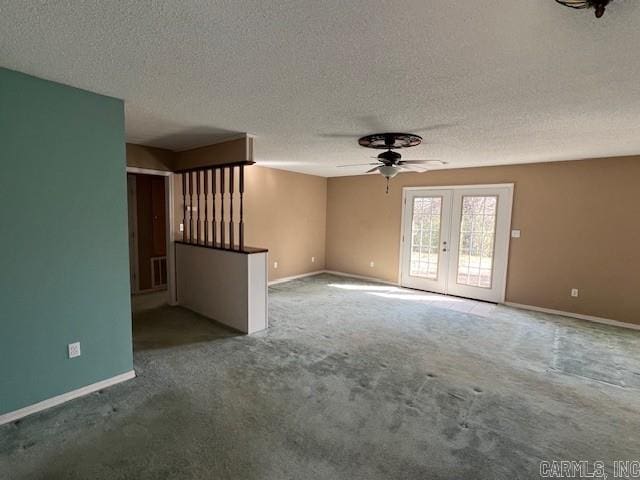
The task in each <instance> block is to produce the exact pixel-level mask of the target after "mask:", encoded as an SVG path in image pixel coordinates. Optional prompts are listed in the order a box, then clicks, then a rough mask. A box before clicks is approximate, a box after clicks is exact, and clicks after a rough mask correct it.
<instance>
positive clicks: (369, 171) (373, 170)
mask: <svg viewBox="0 0 640 480" xmlns="http://www.w3.org/2000/svg"><path fill="white" fill-rule="evenodd" d="M376 170H378V167H374V168H372V169H371V170H367V171H366V172H364V173H371V172H375V171H376Z"/></svg>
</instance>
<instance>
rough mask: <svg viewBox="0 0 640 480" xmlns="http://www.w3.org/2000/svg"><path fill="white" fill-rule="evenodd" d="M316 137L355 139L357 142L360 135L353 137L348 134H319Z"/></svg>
mask: <svg viewBox="0 0 640 480" xmlns="http://www.w3.org/2000/svg"><path fill="white" fill-rule="evenodd" d="M318 136H319V137H324V138H355V139H356V140H357V139H358V137H359V136H360V135H359V134H357V133H354V134H353V135H352V134H350V133H320V134H318Z"/></svg>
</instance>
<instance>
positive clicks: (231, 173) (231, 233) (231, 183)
mask: <svg viewBox="0 0 640 480" xmlns="http://www.w3.org/2000/svg"><path fill="white" fill-rule="evenodd" d="M235 170H236V168H235V167H231V168H229V248H233V247H234V245H235V242H234V240H235V239H234V236H235V235H234V234H235V228H233V191H234V187H235V185H234V178H233V177H234V172H235Z"/></svg>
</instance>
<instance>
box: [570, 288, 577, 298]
mask: <svg viewBox="0 0 640 480" xmlns="http://www.w3.org/2000/svg"><path fill="white" fill-rule="evenodd" d="M571 296H572V297H577V296H578V289H577V288H572V289H571Z"/></svg>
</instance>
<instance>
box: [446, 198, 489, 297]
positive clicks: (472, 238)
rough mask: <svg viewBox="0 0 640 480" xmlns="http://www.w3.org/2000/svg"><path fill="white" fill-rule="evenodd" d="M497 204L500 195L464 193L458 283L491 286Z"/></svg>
mask: <svg viewBox="0 0 640 480" xmlns="http://www.w3.org/2000/svg"><path fill="white" fill-rule="evenodd" d="M497 207H498V197H497V196H496V195H473V196H466V195H465V196H463V197H462V215H461V217H460V244H459V248H458V274H457V278H456V280H457V283H458V284H461V285H468V286H473V287H480V288H488V289H490V288H491V285H492V278H493V257H494V245H495V236H496V215H497V209H498V208H497Z"/></svg>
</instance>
